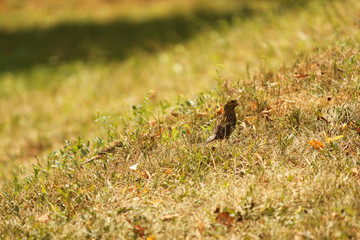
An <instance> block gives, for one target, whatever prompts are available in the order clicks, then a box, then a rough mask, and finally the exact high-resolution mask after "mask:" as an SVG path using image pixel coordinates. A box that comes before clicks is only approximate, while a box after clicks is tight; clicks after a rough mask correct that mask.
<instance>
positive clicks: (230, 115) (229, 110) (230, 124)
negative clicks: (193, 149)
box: [205, 100, 239, 144]
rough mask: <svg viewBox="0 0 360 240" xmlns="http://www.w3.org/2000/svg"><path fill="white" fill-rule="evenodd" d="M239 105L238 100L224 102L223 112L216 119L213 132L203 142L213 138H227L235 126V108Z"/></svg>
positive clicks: (210, 140) (208, 141)
mask: <svg viewBox="0 0 360 240" xmlns="http://www.w3.org/2000/svg"><path fill="white" fill-rule="evenodd" d="M238 105H239V101H238V100H231V101H229V102H227V103H226V104H225V107H224V113H223V114H222V115H221V117H220V118H219V120H218V121H217V123H216V125H215V128H214V131H213V134H212V135H211V136H210V137H209V138H208V139H207V141H206V143H205V144H208V143H210V142H212V141H215V140H223V139H228V138H229V137H230V135H231V133H232V132H233V131H234V130H235V127H236V112H235V108H236V106H238Z"/></svg>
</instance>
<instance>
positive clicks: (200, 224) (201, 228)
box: [197, 220, 205, 234]
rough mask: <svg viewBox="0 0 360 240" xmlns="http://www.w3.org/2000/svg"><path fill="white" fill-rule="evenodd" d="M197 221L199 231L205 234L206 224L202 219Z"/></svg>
mask: <svg viewBox="0 0 360 240" xmlns="http://www.w3.org/2000/svg"><path fill="white" fill-rule="evenodd" d="M197 223H198V228H199V232H200V233H201V234H203V233H204V231H205V226H204V224H203V223H202V222H201V221H200V220H197Z"/></svg>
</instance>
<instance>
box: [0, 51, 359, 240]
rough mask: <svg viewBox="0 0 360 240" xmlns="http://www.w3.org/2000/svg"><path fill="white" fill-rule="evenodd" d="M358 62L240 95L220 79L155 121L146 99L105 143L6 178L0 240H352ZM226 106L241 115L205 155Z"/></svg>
mask: <svg viewBox="0 0 360 240" xmlns="http://www.w3.org/2000/svg"><path fill="white" fill-rule="evenodd" d="M359 56H360V55H359V52H358V51H357V49H356V48H354V47H352V46H346V47H344V48H343V49H342V50H340V49H337V48H336V47H334V48H332V49H330V48H329V49H328V51H325V52H323V53H317V54H314V55H308V56H306V57H304V58H303V59H299V61H298V62H297V63H296V64H295V65H293V66H288V67H284V68H282V69H281V70H279V71H277V74H276V75H275V74H268V73H266V72H264V73H262V74H260V75H258V74H255V75H254V77H253V78H252V79H250V81H249V82H247V81H245V82H244V84H243V85H238V84H237V83H230V82H224V81H222V80H221V79H223V75H222V73H220V72H219V76H218V79H219V80H218V86H217V88H216V89H215V90H214V91H207V92H203V93H202V94H200V95H199V96H198V97H196V98H194V99H193V100H188V99H184V100H181V99H179V100H178V102H177V103H167V105H166V107H164V106H165V105H162V106H163V109H162V113H159V114H158V115H154V114H153V113H154V112H153V111H151V110H150V109H149V106H148V104H149V103H148V98H145V99H144V101H143V102H142V103H141V104H138V105H136V106H134V107H133V108H132V111H131V114H129V115H128V116H127V120H126V122H127V125H126V126H125V127H123V129H121V127H120V129H119V128H118V127H119V126H121V124H120V123H121V121H118V122H116V121H114V122H111V121H110V122H109V121H108V118H106V117H99V119H101V120H100V121H102V124H103V125H104V127H105V128H106V130H107V136H108V139H107V140H106V139H105V140H102V139H100V138H97V139H95V140H93V141H84V140H82V139H81V138H78V139H77V140H74V141H68V142H67V143H66V145H65V146H64V147H63V148H62V149H59V150H57V151H55V152H53V153H52V154H50V155H49V156H48V158H47V161H46V164H41V163H38V164H34V165H33V171H31V172H28V173H23V175H21V174H14V176H13V180H12V182H11V183H9V185H7V186H6V187H4V188H3V191H2V194H1V199H0V201H1V204H0V206H1V207H0V213H1V215H2V223H1V225H0V229H1V232H2V234H3V235H2V237H4V238H6V237H9V238H13V237H19V238H24V237H27V238H44V237H46V238H68V237H70V236H71V238H79V239H80V238H84V237H91V238H107V239H108V238H131V239H132V238H133V239H136V238H139V237H141V238H156V239H164V238H221V239H231V238H239V237H241V238H249V239H251V238H267V239H283V238H300V239H301V238H315V239H318V238H329V239H333V238H344V239H348V238H355V239H356V238H358V237H359V231H358V229H359V227H360V222H359V220H358V219H359V214H360V212H359V209H360V208H359V204H358V198H359V192H360V189H359V184H358V182H359V177H360V176H359V172H358V171H359V161H358V160H359V154H360V152H359V143H360V142H359V128H358V127H357V125H356V122H357V121H358V118H359V116H360V112H359V109H360V104H359V101H358V100H357V99H358V97H359V91H358V90H359V89H360V86H359V79H358V75H359V73H360V64H359V63H358V62H357V63H352V64H347V62H349V61H350V62H351V59H354V58H358V57H359ZM314 62H315V63H316V64H315V65H314ZM334 62H336V63H337V64H334ZM339 63H344V64H343V65H342V67H341V68H342V74H338V73H337V70H336V69H337V68H338V67H339V65H338V64H339ZM319 70H321V73H319V74H317V73H318V71H319ZM300 71H301V74H299V72H300ZM344 81H346V84H345V83H343V82H344ZM323 82H331V84H334V85H336V86H337V87H336V91H334V89H333V88H332V87H329V85H324V86H323V87H320V86H322V84H323ZM268 83H270V84H268ZM248 84H249V85H252V86H253V87H255V88H256V91H254V90H253V89H252V88H249V87H246V86H247V85H248ZM273 86H275V88H276V89H273ZM276 86H285V87H281V88H278V87H276ZM325 86H327V87H325ZM354 90H356V91H354ZM274 91H275V92H276V94H274ZM229 98H237V99H239V100H240V102H241V103H242V104H243V105H242V106H240V109H239V115H240V116H242V117H241V118H240V121H239V124H238V128H237V131H236V132H235V134H233V135H232V136H231V138H230V139H229V141H227V142H226V143H225V144H223V145H220V144H219V143H216V142H215V143H214V144H211V145H204V144H203V143H204V141H205V139H206V137H207V134H208V128H207V125H208V124H209V123H210V122H211V121H212V119H214V117H216V112H217V111H218V107H217V105H218V104H219V105H220V106H221V105H222V103H223V100H225V99H229ZM264 99H266V101H264ZM124 121H125V120H124ZM117 124H118V125H117ZM115 126H118V127H115ZM336 136H342V137H338V138H335V137H336ZM314 139H315V140H317V141H319V142H321V143H322V145H323V146H322V147H319V148H316V147H314V146H312V145H311V144H309V142H310V141H312V140H314ZM329 139H330V140H329ZM331 139H333V140H331ZM111 141H113V143H112V144H110V145H108V144H107V142H111ZM90 158H92V159H93V160H92V161H91V162H87V161H88V160H89V159H90ZM85 162H87V163H85Z"/></svg>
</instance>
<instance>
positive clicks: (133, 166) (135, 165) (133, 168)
mask: <svg viewBox="0 0 360 240" xmlns="http://www.w3.org/2000/svg"><path fill="white" fill-rule="evenodd" d="M138 165H139V163H137V164H134V165H132V166H131V167H129V168H130V169H131V170H135V171H136V169H137V166H138Z"/></svg>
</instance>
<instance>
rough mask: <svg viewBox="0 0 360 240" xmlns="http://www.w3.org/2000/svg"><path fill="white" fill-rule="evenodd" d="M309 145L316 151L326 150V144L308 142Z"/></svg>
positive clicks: (313, 141) (314, 141)
mask: <svg viewBox="0 0 360 240" xmlns="http://www.w3.org/2000/svg"><path fill="white" fill-rule="evenodd" d="M308 143H309V144H310V145H311V146H313V147H314V148H316V149H321V148H324V144H323V143H322V142H319V141H316V140H312V141H308Z"/></svg>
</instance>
